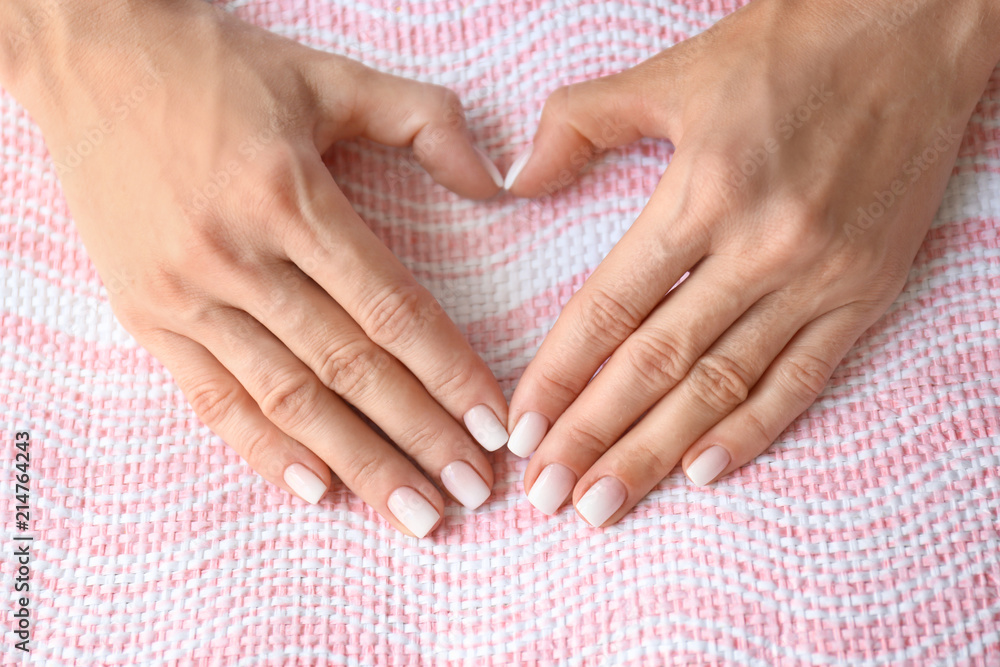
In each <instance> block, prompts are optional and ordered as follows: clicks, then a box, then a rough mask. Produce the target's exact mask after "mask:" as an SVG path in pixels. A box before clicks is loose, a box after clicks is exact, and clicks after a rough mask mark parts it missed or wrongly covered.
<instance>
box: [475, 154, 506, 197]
mask: <svg viewBox="0 0 1000 667" xmlns="http://www.w3.org/2000/svg"><path fill="white" fill-rule="evenodd" d="M473 148H474V149H475V150H476V155H478V156H479V159H480V160H481V161H482V163H483V168H484V169H485V170H486V173H488V174H489V175H490V178H492V179H493V182H494V183H495V184H496V186H497V187H498V188H502V187H503V176H501V175H500V170H499V169H497V166H496V165H495V164H493V160H491V159H490V157H489V156H488V155H487V154H486V153H484V152H483V150H482V149H481V148H479V147H478V146H473Z"/></svg>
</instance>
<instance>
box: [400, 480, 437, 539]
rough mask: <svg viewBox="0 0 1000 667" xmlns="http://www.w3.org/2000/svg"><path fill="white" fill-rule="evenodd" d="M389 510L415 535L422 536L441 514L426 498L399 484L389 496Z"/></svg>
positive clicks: (429, 530) (429, 529)
mask: <svg viewBox="0 0 1000 667" xmlns="http://www.w3.org/2000/svg"><path fill="white" fill-rule="evenodd" d="M388 504H389V511H390V512H392V514H393V516H395V517H396V518H397V519H399V522H400V523H401V524H403V525H404V526H406V529H407V530H409V531H410V532H411V533H413V534H414V535H416V536H417V537H424V536H425V535H427V533H429V532H431V528H433V527H434V525H435V524H436V523H437V522H438V520H439V519H440V518H441V515H440V514H438V512H437V510H436V509H434V506H433V505H431V504H430V503H429V502H427V499H426V498H424V497H423V496H422V495H420V494H419V493H417V492H416V491H414V490H413V489H411V488H410V487H408V486H401V487H399V488H398V489H396V490H395V491H393V492H392V495H391V496H389V503H388Z"/></svg>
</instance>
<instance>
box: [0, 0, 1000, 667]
mask: <svg viewBox="0 0 1000 667" xmlns="http://www.w3.org/2000/svg"><path fill="white" fill-rule="evenodd" d="M218 4H220V5H221V6H223V7H225V8H226V9H227V10H229V11H233V12H235V13H236V14H237V15H239V16H241V17H243V18H245V19H247V20H249V21H251V22H253V23H255V24H258V25H261V26H264V27H267V28H269V29H271V30H274V31H275V32H277V33H279V34H282V35H286V36H288V37H292V38H294V39H297V40H300V41H302V42H304V43H306V44H309V45H311V46H314V47H316V48H320V49H324V50H328V51H332V52H337V53H342V54H344V55H347V56H349V57H353V58H356V59H358V60H361V61H363V62H365V63H366V64H369V65H371V66H373V67H376V68H379V69H382V70H386V71H390V72H393V73H395V74H399V75H402V76H408V77H412V78H416V79H420V80H424V81H432V82H434V83H439V84H442V85H446V86H450V87H452V88H454V89H455V90H456V91H457V92H458V93H459V94H460V96H461V97H462V99H463V101H464V103H465V104H466V107H467V109H468V118H469V125H470V127H471V130H472V132H473V133H474V135H475V138H476V141H477V143H478V145H479V146H481V147H482V148H483V149H484V150H485V151H486V153H487V154H488V155H490V156H491V157H492V158H494V159H495V160H496V161H497V163H498V164H500V165H501V167H506V166H507V165H509V164H510V162H511V161H512V160H513V159H514V158H515V156H516V155H517V154H518V153H519V152H520V151H521V150H522V149H523V148H524V147H525V146H526V145H527V143H528V142H529V141H530V139H531V136H532V134H533V132H534V130H535V127H536V125H537V121H538V116H539V112H540V110H541V108H542V105H543V103H544V100H545V98H546V96H547V95H548V93H549V92H551V91H552V90H554V89H555V88H556V87H558V86H559V85H562V84H565V83H571V82H574V81H579V80H583V79H587V78H592V77H595V76H599V75H603V74H609V73H612V72H615V71H618V70H620V69H622V68H625V67H628V66H631V65H633V64H636V63H638V62H641V61H642V60H644V59H646V58H648V57H649V56H652V55H653V54H655V53H657V52H658V51H660V50H662V49H663V48H666V47H667V46H669V45H671V44H674V43H676V42H678V41H680V40H682V39H685V38H688V37H690V36H692V35H695V34H697V33H699V32H701V31H703V30H704V29H706V28H707V27H709V26H710V25H711V24H712V23H714V22H715V21H717V20H718V19H720V18H722V17H723V16H724V15H726V14H727V13H729V12H731V11H733V10H734V9H736V8H737V7H738V4H739V3H734V2H732V1H721V0H703V1H697V0H687V1H684V2H677V1H675V2H653V1H652V0H635V1H633V0H611V1H607V2H606V1H604V0H600V1H598V0H584V1H583V2H574V3H567V2H560V1H557V0H528V1H524V2H512V1H502V2H493V1H491V0H469V1H467V2H463V3H447V2H442V1H440V0H415V1H413V2H406V3H402V2H400V3H397V4H380V3H379V2H377V1H375V0H364V1H362V2H325V1H322V0H308V1H307V0H301V1H298V2H296V1H293V0H232V1H229V2H220V3H218ZM0 139H2V146H3V163H2V166H0V192H2V196H0V318H2V333H0V336H2V347H0V380H2V381H0V386H2V387H3V390H2V392H3V393H2V396H0V423H2V424H4V429H5V431H4V434H3V438H4V443H5V444H4V448H3V451H4V456H3V457H2V458H3V460H2V461H0V489H2V493H0V543H2V544H3V545H4V550H5V551H6V552H9V551H10V550H11V547H10V545H12V544H13V537H14V536H15V534H17V531H16V530H15V527H14V524H13V517H14V504H15V502H14V499H13V497H12V496H13V487H14V474H15V471H14V467H13V459H14V457H13V434H14V432H15V431H20V430H27V431H30V432H31V435H32V443H33V444H32V463H31V466H32V467H31V470H32V490H33V500H32V504H33V508H32V524H33V533H34V535H35V541H34V543H33V547H32V548H33V552H34V555H35V559H34V560H33V562H32V579H31V586H32V596H33V597H32V615H33V619H34V637H33V642H32V644H33V648H32V651H31V653H30V655H28V656H24V655H22V654H21V653H20V652H18V651H15V650H14V649H13V639H12V634H11V633H10V630H9V628H10V626H9V624H8V623H7V622H6V620H5V624H4V625H5V630H4V635H3V642H2V644H0V655H2V656H3V658H4V663H5V664H30V665H144V666H154V665H172V664H197V665H215V664H218V665H222V664H226V665H228V664H234V665H237V664H238V665H321V664H330V665H355V664H385V665H431V664H441V665H449V664H453V665H459V664H468V665H513V664H542V665H554V664H565V665H608V664H622V665H658V664H663V665H727V666H728V665H734V666H735V665H760V666H771V665H789V666H794V665H886V666H904V665H937V664H940V665H982V666H988V665H998V664H1000V557H998V554H1000V533H998V530H1000V527H998V525H1000V524H998V507H1000V474H998V471H1000V418H998V415H1000V399H998V396H1000V337H998V333H997V331H998V328H1000V323H998V320H1000V239H998V231H1000V70H998V71H997V72H996V73H995V74H994V76H993V79H992V81H991V83H990V86H989V89H988V90H987V92H986V94H985V95H984V97H983V99H982V101H981V102H980V104H979V106H978V107H977V109H976V111H975V114H974V116H973V119H972V122H971V124H970V126H969V127H968V129H967V131H966V132H965V136H964V139H963V143H962V147H961V152H960V157H959V160H958V163H957V165H956V167H955V170H954V173H953V176H952V179H951V182H950V184H949V187H948V190H947V193H946V195H945V198H944V202H943V204H942V207H941V210H940V212H939V213H938V215H937V218H936V220H935V222H934V225H933V228H932V230H931V232H930V234H929V235H928V237H927V240H926V242H925V243H924V245H923V247H922V249H921V251H920V254H919V256H918V257H917V260H916V264H915V265H914V267H913V270H912V272H911V274H910V278H909V281H908V283H907V285H906V288H905V291H904V293H903V294H902V295H901V296H900V297H899V299H898V300H897V301H896V303H895V304H894V305H893V306H892V308H891V309H890V311H889V312H888V313H887V315H886V316H885V317H884V318H882V319H881V320H880V321H879V322H878V323H877V324H876V325H875V326H874V327H873V328H872V329H871V330H870V331H869V332H868V333H867V334H866V335H865V336H864V337H863V338H862V339H861V340H860V341H859V343H858V344H857V345H856V346H855V347H854V349H853V350H852V351H851V352H850V353H849V354H848V355H847V357H846V358H845V360H844V361H843V363H842V364H841V365H840V367H839V368H838V370H837V371H836V373H835V375H834V377H833V379H832V381H831V382H830V385H829V387H828V388H827V389H826V390H825V391H824V392H823V394H822V396H821V397H820V399H819V400H818V401H817V402H816V404H815V405H813V406H812V407H811V408H810V409H809V410H808V411H807V412H806V413H805V414H804V415H803V416H802V417H800V418H799V419H798V420H796V421H795V423H794V424H793V425H792V426H790V427H789V428H788V429H787V430H786V431H785V432H784V433H783V434H782V435H781V437H780V438H779V440H778V442H777V443H776V444H775V445H774V446H773V447H772V448H771V449H770V450H769V451H768V452H767V453H766V454H764V455H763V456H761V457H760V458H758V459H757V460H756V461H754V462H753V463H752V464H750V465H748V466H747V467H745V468H744V469H742V470H740V471H739V472H737V473H735V474H734V475H732V476H730V477H728V478H726V479H724V480H722V481H720V482H719V483H717V484H715V485H713V486H712V487H711V488H705V489H702V488H695V487H693V486H692V485H691V484H689V483H688V482H687V480H686V479H685V478H684V476H683V475H682V474H681V473H680V472H679V471H677V472H675V473H674V474H672V475H671V476H670V477H668V478H667V479H666V480H664V481H663V482H662V483H661V484H660V485H659V486H658V487H657V489H656V490H655V491H654V492H653V493H652V495H651V496H650V497H648V498H647V499H645V500H644V501H642V502H641V503H640V504H639V505H638V507H637V508H636V509H635V510H634V511H633V512H632V513H631V514H629V515H628V516H627V517H626V518H625V519H624V520H623V521H622V522H621V523H619V524H618V525H615V526H613V527H611V528H608V529H605V530H595V529H591V528H589V527H587V526H586V524H584V523H583V522H582V521H581V520H580V519H579V517H577V515H576V513H575V512H574V511H573V509H572V508H571V507H566V508H564V509H563V510H562V511H561V512H560V513H558V514H557V515H556V516H554V517H546V516H543V515H541V514H539V513H538V512H536V511H535V510H534V509H533V508H532V507H531V506H530V505H529V504H528V503H527V501H526V500H525V497H524V493H523V489H522V486H521V475H522V472H523V470H524V465H525V464H524V462H523V461H521V460H520V459H516V458H515V457H514V456H512V455H510V454H509V453H507V452H506V450H501V451H500V452H498V453H497V454H496V455H495V457H494V461H495V469H496V473H497V484H496V488H495V492H494V495H493V496H492V498H491V499H490V500H489V501H487V503H486V504H485V505H484V506H483V507H481V508H480V509H479V510H477V511H474V512H470V511H467V510H465V509H463V508H462V507H460V506H459V505H457V504H455V503H451V504H449V505H448V507H447V515H446V517H445V520H444V524H443V525H442V526H441V528H439V530H438V531H437V532H436V533H434V534H433V535H432V536H431V537H428V538H426V539H423V540H416V539H413V538H409V537H406V536H403V535H401V534H399V533H397V532H396V531H395V530H394V529H392V528H391V527H390V526H389V525H388V524H387V523H386V522H385V521H384V520H382V519H381V517H379V516H378V515H377V514H376V513H375V512H373V511H372V510H370V509H368V508H367V507H366V506H365V505H364V504H363V503H361V502H360V501H359V500H358V499H357V498H355V497H354V496H353V495H351V494H350V493H349V492H347V491H346V490H345V489H344V488H343V487H341V486H339V485H335V486H334V488H333V489H332V490H331V491H330V493H328V494H327V496H326V497H325V499H324V500H323V502H322V503H321V504H320V505H319V506H315V507H313V506H308V505H306V504H305V503H304V502H302V501H300V500H298V499H294V498H291V497H289V496H288V495H287V494H285V493H284V492H282V491H280V490H278V489H275V488H272V487H271V486H270V485H268V484H267V483H266V482H264V481H263V480H262V479H260V478H259V477H257V475H256V474H255V473H254V472H253V471H252V470H251V469H250V468H249V466H247V465H246V464H245V463H244V462H243V461H242V460H241V459H240V458H239V457H238V456H237V455H236V454H235V453H233V452H232V451H231V450H230V449H229V448H228V447H227V446H226V445H225V444H224V443H223V442H221V441H220V440H219V439H218V438H217V437H215V436H214V435H213V434H212V433H211V432H210V431H209V430H208V429H207V428H206V427H205V426H203V425H202V424H201V423H200V422H199V420H198V419H197V417H196V416H195V414H194V412H193V411H192V409H191V408H190V407H189V406H188V404H187V402H186V401H185V399H184V397H183V396H182V395H181V393H180V392H179V390H178V389H177V387H176V385H175V384H174V382H173V381H172V379H171V378H170V376H169V375H168V374H167V373H166V371H165V370H164V369H163V367H162V366H161V365H160V364H159V363H158V362H157V361H156V360H155V359H154V358H153V357H151V355H150V354H148V353H147V352H146V351H144V350H143V349H142V348H140V347H138V345H137V344H136V343H135V342H134V341H133V340H132V338H131V337H130V336H129V334H128V333H127V332H126V331H125V330H124V329H123V328H122V327H121V326H120V325H119V324H118V323H117V322H116V321H115V319H114V317H113V315H112V313H111V310H110V308H109V306H108V301H107V292H106V290H105V288H104V287H103V286H102V284H101V281H100V279H99V278H98V276H97V274H96V272H95V270H94V268H93V266H92V265H91V263H90V261H89V259H88V258H87V254H86V251H85V249H84V247H83V245H82V243H81V242H80V239H79V237H78V236H77V234H76V232H75V230H74V227H73V224H72V220H71V217H70V214H69V211H68V210H67V207H66V204H65V201H64V199H63V197H62V194H61V192H60V188H59V184H58V180H57V178H56V173H55V169H54V167H53V166H52V162H51V159H50V158H49V155H48V153H47V151H46V148H45V144H44V142H43V139H42V136H41V134H40V132H39V131H38V129H37V128H36V127H35V126H34V125H33V124H32V123H31V120H30V118H29V117H28V115H27V114H26V113H25V111H24V110H23V109H22V108H21V107H20V106H19V105H18V104H17V103H16V102H15V100H14V99H13V98H12V97H10V96H9V95H8V94H6V93H3V94H0ZM670 155H671V148H670V146H669V145H668V144H666V143H664V142H657V141H643V142H640V143H638V144H635V145H633V146H630V147H628V148H624V149H621V150H616V151H612V152H610V153H609V154H608V155H607V156H605V157H604V158H603V159H602V160H601V161H600V162H598V163H597V164H596V165H595V166H594V167H593V168H592V169H590V170H589V172H588V173H587V174H586V175H585V176H584V177H583V178H582V179H581V180H580V181H579V182H578V183H577V184H575V185H573V186H571V187H569V188H568V189H567V190H565V191H563V192H560V193H559V194H557V195H553V196H550V197H545V198H542V199H540V200H538V201H523V200H516V199H514V198H512V197H509V196H505V195H501V196H498V197H496V198H495V199H493V200H491V201H488V202H485V203H475V202H470V201H465V200H462V199H460V198H459V197H457V196H455V195H453V194H451V193H449V192H447V191H446V190H444V189H443V188H442V187H440V186H438V185H436V184H434V183H433V182H432V181H431V180H430V178H429V177H427V176H426V174H424V173H423V172H421V171H419V170H416V169H412V168H409V167H407V165H410V164H412V162H411V161H410V158H409V152H408V151H406V150H401V149H389V148H384V147H380V146H377V145H374V144H372V143H368V142H364V141H357V142H346V143H344V144H342V145H341V146H339V147H338V148H336V149H335V151H334V152H333V153H332V154H331V157H330V160H329V164H330V168H331V170H332V172H333V174H334V176H335V177H336V179H337V182H338V183H339V184H340V186H341V187H342V189H343V190H344V192H345V193H346V194H347V196H348V197H349V198H350V200H351V201H352V202H353V204H354V205H355V207H356V209H357V210H358V211H359V212H360V214H361V215H362V217H363V218H364V219H365V220H366V221H367V222H368V223H369V224H370V225H371V226H372V228H373V229H374V230H375V231H376V232H377V233H378V234H379V236H380V237H381V238H382V239H384V240H385V242H386V243H387V244H388V245H389V246H390V247H391V249H392V250H393V251H394V252H395V253H396V254H397V255H398V256H399V257H400V258H401V259H402V261H403V262H404V263H405V264H406V265H407V266H409V267H410V268H411V269H412V270H413V271H414V273H415V274H416V276H417V277H418V278H419V279H420V280H421V281H422V282H423V283H424V284H426V285H427V286H428V287H429V288H430V289H431V291H432V292H433V293H434V294H435V295H436V296H437V297H438V298H439V299H440V300H441V302H442V304H443V305H444V307H445V309H446V310H447V311H448V312H449V314H450V315H451V316H452V317H453V318H454V319H455V320H456V321H457V322H458V323H459V325H460V327H461V328H462V329H463V331H464V332H465V333H466V334H467V336H468V338H469V340H470V341H471V342H472V345H473V346H474V347H475V349H476V350H477V351H478V352H479V353H481V354H482V355H483V357H484V358H485V359H486V360H487V362H488V363H489V365H490V366H491V368H492V369H493V370H494V372H495V373H496V374H497V377H498V378H499V379H500V380H501V383H502V385H503V387H504V389H505V391H506V392H507V395H508V397H509V395H510V392H511V391H512V389H513V387H514V385H515V383H516V381H517V378H518V377H519V375H520V373H521V371H522V370H523V369H524V367H525V366H526V364H527V362H528V361H529V360H530V358H531V356H532V355H533V354H534V351H535V350H536V348H537V346H538V344H539V343H540V341H541V339H542V338H543V336H544V335H545V333H546V332H547V331H548V329H549V328H550V327H551V325H552V323H553V322H554V321H555V318H556V316H557V315H558V313H559V311H560V309H561V307H562V306H563V305H564V304H565V303H566V301H567V300H568V299H569V297H570V296H571V295H572V293H573V292H574V291H575V290H576V289H577V288H579V286H580V285H581V284H582V282H583V280H584V279H585V277H586V276H587V275H588V274H589V272H591V271H592V270H593V269H594V268H595V267H596V266H597V264H598V263H599V262H600V260H601V259H602V257H603V256H604V255H605V254H606V253H607V252H608V250H609V249H610V248H611V247H612V246H613V245H614V243H615V241H616V240H617V239H619V238H620V237H621V235H622V234H623V233H624V232H625V230H626V229H627V228H628V226H629V224H630V223H631V222H632V221H633V220H634V219H635V217H636V215H637V214H638V212H639V211H640V210H641V208H642V206H643V205H644V203H645V201H646V200H647V198H648V197H649V195H650V193H651V192H652V191H653V189H654V187H655V186H656V183H657V181H658V179H659V176H660V174H661V173H662V171H663V169H664V168H665V167H666V165H667V164H668V162H669V158H670ZM14 567H15V564H14V562H13V559H12V558H10V557H6V556H4V557H2V558H0V580H2V581H3V582H4V584H5V585H4V589H5V590H7V591H9V590H10V585H11V584H10V582H12V580H13V577H14V572H13V570H14ZM0 597H2V599H0V607H2V611H3V618H4V619H10V618H11V613H12V611H13V609H14V606H13V605H14V604H15V602H14V599H13V596H12V595H5V596H0Z"/></svg>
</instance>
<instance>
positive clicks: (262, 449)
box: [239, 430, 272, 470]
mask: <svg viewBox="0 0 1000 667" xmlns="http://www.w3.org/2000/svg"><path fill="white" fill-rule="evenodd" d="M271 442H272V441H271V435H270V434H269V433H267V432H266V431H256V430H253V431H251V432H250V433H249V434H248V435H246V436H244V439H243V442H241V443H239V445H240V455H241V456H242V457H243V458H244V459H245V460H246V462H247V463H249V464H250V465H251V467H253V468H254V469H255V470H259V469H260V468H261V467H263V462H264V461H265V457H267V456H268V455H269V454H270V452H271Z"/></svg>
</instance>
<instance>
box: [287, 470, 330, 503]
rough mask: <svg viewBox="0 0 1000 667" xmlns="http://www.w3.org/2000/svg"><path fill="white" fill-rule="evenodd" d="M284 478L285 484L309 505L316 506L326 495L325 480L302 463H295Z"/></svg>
mask: <svg viewBox="0 0 1000 667" xmlns="http://www.w3.org/2000/svg"><path fill="white" fill-rule="evenodd" d="M284 478H285V484H287V485H288V487H289V488H290V489H291V490H292V491H294V492H295V493H296V495H298V497H299V498H301V499H302V500H304V501H306V502H307V503H311V504H313V505H315V504H316V503H318V502H319V499H320V498H322V497H323V494H324V493H326V484H324V483H323V480H321V479H320V478H319V477H317V476H316V473H314V472H313V471H312V470H310V469H309V468H307V467H305V466H304V465H302V464H301V463H293V464H292V465H290V466H288V467H287V468H285V474H284Z"/></svg>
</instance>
